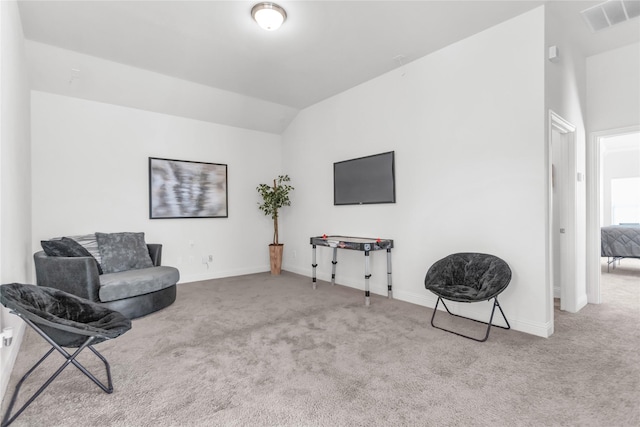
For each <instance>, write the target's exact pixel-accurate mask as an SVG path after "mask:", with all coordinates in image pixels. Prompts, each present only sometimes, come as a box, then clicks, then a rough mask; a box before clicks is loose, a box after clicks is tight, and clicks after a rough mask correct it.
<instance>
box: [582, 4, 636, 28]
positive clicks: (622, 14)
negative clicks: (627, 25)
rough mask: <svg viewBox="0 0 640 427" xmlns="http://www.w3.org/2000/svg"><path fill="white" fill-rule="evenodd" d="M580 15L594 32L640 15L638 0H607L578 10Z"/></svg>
mask: <svg viewBox="0 0 640 427" xmlns="http://www.w3.org/2000/svg"><path fill="white" fill-rule="evenodd" d="M580 13H581V14H582V17H583V18H584V20H585V21H587V24H588V25H589V27H590V28H591V31H593V32H596V31H600V30H603V29H605V28H609V27H611V26H612V25H616V24H619V23H621V22H624V21H627V20H629V19H632V18H636V17H638V15H640V1H638V0H609V1H606V2H604V3H600V4H599V5H596V6H593V7H590V8H589V9H586V10H583V11H582V12H580Z"/></svg>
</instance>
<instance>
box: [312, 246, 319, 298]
mask: <svg viewBox="0 0 640 427" xmlns="http://www.w3.org/2000/svg"><path fill="white" fill-rule="evenodd" d="M317 266H318V264H316V245H312V249H311V267H312V269H311V270H312V273H311V277H312V278H313V289H316V288H317V284H316V267H317Z"/></svg>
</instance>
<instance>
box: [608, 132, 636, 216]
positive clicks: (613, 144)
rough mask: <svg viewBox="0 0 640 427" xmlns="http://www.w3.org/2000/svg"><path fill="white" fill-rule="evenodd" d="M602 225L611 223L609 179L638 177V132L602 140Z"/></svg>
mask: <svg viewBox="0 0 640 427" xmlns="http://www.w3.org/2000/svg"><path fill="white" fill-rule="evenodd" d="M601 143H602V146H603V147H602V148H603V150H602V151H603V153H602V160H601V169H600V170H601V173H602V192H601V193H600V196H601V198H602V213H603V215H602V218H601V219H602V225H603V226H606V225H611V224H612V223H613V218H612V207H611V181H612V180H614V179H618V178H637V177H640V134H639V133H635V134H629V135H623V136H617V137H612V138H605V139H604V140H603V141H602V142H601Z"/></svg>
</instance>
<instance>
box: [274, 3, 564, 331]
mask: <svg viewBox="0 0 640 427" xmlns="http://www.w3.org/2000/svg"><path fill="white" fill-rule="evenodd" d="M543 54H544V9H543V8H538V9H536V10H533V11H531V12H528V13H526V14H524V15H521V16H519V17H516V18H514V19H512V20H510V21H507V22H505V23H502V24H500V25H498V26H496V27H493V28H491V29H488V30H486V31H484V32H482V33H479V34H477V35H475V36H473V37H471V38H468V39H466V40H463V41H461V42H458V43H456V44H454V45H451V46H449V47H446V48H444V49H442V50H440V51H438V52H435V53H433V54H431V55H428V56H426V57H424V58H422V59H419V60H416V61H414V62H412V63H410V64H408V65H406V66H405V67H402V68H401V69H398V70H395V71H393V72H390V73H388V74H386V75H383V76H381V77H378V78H376V79H373V80H371V81H369V82H367V83H365V84H362V85H360V86H358V87H355V88H353V89H351V90H348V91H346V92H344V93H342V94H339V95H337V96H335V97H333V98H330V99H328V100H326V101H324V102H321V103H319V104H316V105H314V106H312V107H309V108H307V109H305V110H303V111H302V112H300V113H299V114H298V116H297V117H296V119H295V120H294V121H293V123H292V124H291V125H290V126H289V128H288V129H287V131H286V132H285V133H284V135H283V138H284V150H283V159H284V161H283V171H282V172H286V173H288V174H289V175H290V176H291V178H292V181H293V185H294V186H295V187H296V190H295V191H294V194H293V197H292V208H291V209H289V210H288V211H286V212H283V216H282V239H281V240H282V241H283V242H284V243H285V257H284V268H285V269H287V270H291V271H295V272H298V273H301V274H305V275H307V276H310V275H311V267H310V264H311V248H310V245H309V237H311V236H316V235H322V234H323V233H326V234H343V235H353V236H369V237H384V238H391V239H394V242H395V249H394V250H393V283H394V296H395V297H396V298H398V299H402V300H405V301H410V302H413V303H417V304H422V305H425V306H430V307H432V306H433V305H434V304H435V298H434V297H433V295H432V294H430V293H429V292H427V291H426V290H425V288H424V276H425V273H426V271H427V269H428V268H429V266H430V265H431V264H432V263H434V262H435V261H436V260H438V259H439V258H442V257H444V256H446V255H448V254H450V253H453V252H463V251H477V252H488V253H493V254H495V255H498V256H500V257H503V258H504V259H505V260H506V261H507V262H508V263H509V265H510V266H511V268H512V270H513V280H512V282H511V285H510V286H509V288H507V290H506V291H505V292H504V294H503V296H502V298H501V302H502V305H503V307H504V310H505V312H506V314H507V316H508V318H509V319H510V321H511V322H512V326H513V327H514V328H515V329H518V330H521V331H526V332H529V333H532V334H536V335H540V336H547V335H548V334H549V333H550V332H551V331H552V329H551V330H550V329H549V327H550V325H549V321H550V318H549V316H548V313H546V303H547V301H546V294H547V291H548V289H547V288H548V284H549V282H548V280H547V277H546V272H545V270H546V258H545V218H546V211H545V203H546V198H547V192H546V188H545V105H544V63H543V61H542V59H543ZM390 150H395V152H396V193H397V203H395V204H389V205H369V206H333V198H332V197H333V178H332V167H333V162H336V161H340V160H346V159H349V158H353V157H359V156H363V155H368V154H375V153H380V152H383V151H390ZM342 252H343V253H340V254H339V258H338V262H339V263H338V274H337V276H338V278H337V282H338V283H341V284H345V285H348V286H353V287H358V288H361V289H362V288H363V286H364V279H363V255H362V253H355V252H349V251H342ZM318 255H319V257H318V263H319V267H318V276H319V278H321V279H324V280H328V279H329V278H330V266H331V263H330V256H331V251H330V250H328V249H327V248H318ZM371 258H372V272H373V277H372V279H371V286H372V292H373V293H378V294H381V295H386V279H387V277H386V259H385V256H384V255H383V254H382V253H374V254H373V255H372V257H371ZM309 286H311V280H309ZM373 304H375V301H374V302H373ZM461 309H462V310H464V312H465V313H466V314H469V315H479V314H478V313H479V311H481V309H482V310H486V311H483V314H482V315H483V316H486V315H487V313H488V310H489V307H488V306H483V307H481V309H480V308H478V305H475V307H473V306H469V305H465V306H464V307H463V308H461Z"/></svg>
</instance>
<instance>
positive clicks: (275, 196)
mask: <svg viewBox="0 0 640 427" xmlns="http://www.w3.org/2000/svg"><path fill="white" fill-rule="evenodd" d="M288 182H291V178H289V175H279V176H278V178H276V179H274V180H273V187H272V186H270V185H267V184H260V185H258V187H257V188H256V190H258V193H260V196H262V201H263V203H260V202H258V209H260V210H261V211H262V212H264V214H265V215H267V216H270V217H271V219H273V244H274V245H278V244H280V243H279V242H278V209H280V208H281V207H283V206H291V200H289V193H290V192H291V190H294V188H293V187H292V186H290V185H289V184H287V183H288Z"/></svg>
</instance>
